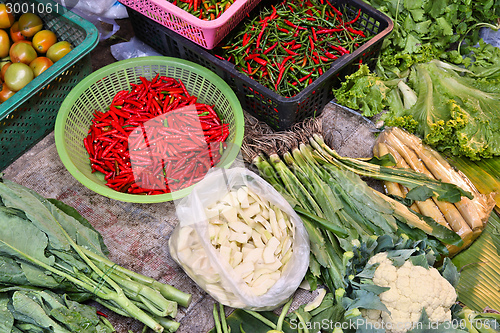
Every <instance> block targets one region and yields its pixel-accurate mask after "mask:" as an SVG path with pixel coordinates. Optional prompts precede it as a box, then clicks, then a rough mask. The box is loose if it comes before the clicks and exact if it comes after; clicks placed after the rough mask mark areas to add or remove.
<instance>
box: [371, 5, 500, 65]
mask: <svg viewBox="0 0 500 333" xmlns="http://www.w3.org/2000/svg"><path fill="white" fill-rule="evenodd" d="M365 2H367V3H368V4H370V5H371V6H373V7H374V8H375V9H377V10H380V11H381V12H383V13H385V14H387V15H388V16H389V17H391V19H392V20H393V22H394V29H393V31H392V33H391V35H390V36H389V37H388V38H387V39H386V40H384V45H383V50H382V54H381V57H380V65H381V67H383V68H384V69H385V70H386V71H392V72H394V73H399V72H401V71H404V70H405V69H406V68H408V67H410V66H411V65H412V64H413V63H416V62H427V61H429V60H431V59H434V58H445V59H448V60H450V61H451V60H452V59H453V58H457V57H459V55H458V54H457V53H456V52H452V53H446V52H447V51H448V50H449V49H450V45H452V44H453V43H458V42H460V41H461V40H462V38H465V37H466V35H467V39H468V45H474V44H476V43H477V42H478V40H479V37H478V35H479V29H476V28H478V27H480V26H489V27H494V25H493V23H494V22H495V21H496V20H497V19H498V18H499V17H500V3H499V1H497V0H480V1H470V0H392V1H382V0H365ZM471 31H472V32H473V33H472V34H468V33H469V32H471ZM379 74H380V75H382V73H379Z"/></svg>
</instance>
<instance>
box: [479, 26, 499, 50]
mask: <svg viewBox="0 0 500 333" xmlns="http://www.w3.org/2000/svg"><path fill="white" fill-rule="evenodd" d="M479 36H480V37H481V38H482V39H483V40H484V41H485V42H486V43H488V44H491V45H493V46H496V47H500V30H497V31H495V30H492V29H490V28H482V29H481V31H480V33H479Z"/></svg>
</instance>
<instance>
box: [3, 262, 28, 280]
mask: <svg viewBox="0 0 500 333" xmlns="http://www.w3.org/2000/svg"><path fill="white" fill-rule="evenodd" d="M0 283H1V284H17V285H24V284H28V283H29V281H28V279H27V278H26V275H24V272H23V270H22V268H21V266H20V265H19V263H18V262H17V261H15V260H14V259H12V258H8V257H5V256H0Z"/></svg>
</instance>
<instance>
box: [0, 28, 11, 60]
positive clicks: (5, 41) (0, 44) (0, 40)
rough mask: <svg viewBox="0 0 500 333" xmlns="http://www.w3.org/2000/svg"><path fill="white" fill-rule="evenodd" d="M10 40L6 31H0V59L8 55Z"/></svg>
mask: <svg viewBox="0 0 500 333" xmlns="http://www.w3.org/2000/svg"><path fill="white" fill-rule="evenodd" d="M9 50H10V39H9V34H8V33H7V31H5V30H3V29H0V58H5V57H6V56H8V55H9Z"/></svg>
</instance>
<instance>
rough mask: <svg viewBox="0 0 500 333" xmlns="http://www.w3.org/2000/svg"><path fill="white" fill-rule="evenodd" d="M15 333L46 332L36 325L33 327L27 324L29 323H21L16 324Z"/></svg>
mask: <svg viewBox="0 0 500 333" xmlns="http://www.w3.org/2000/svg"><path fill="white" fill-rule="evenodd" d="M15 328H16V330H17V331H16V332H21V333H22V332H24V333H26V332H28V333H46V332H47V330H45V329H43V328H41V327H39V326H37V325H33V324H29V323H21V322H18V323H17V324H16V327H15Z"/></svg>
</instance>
